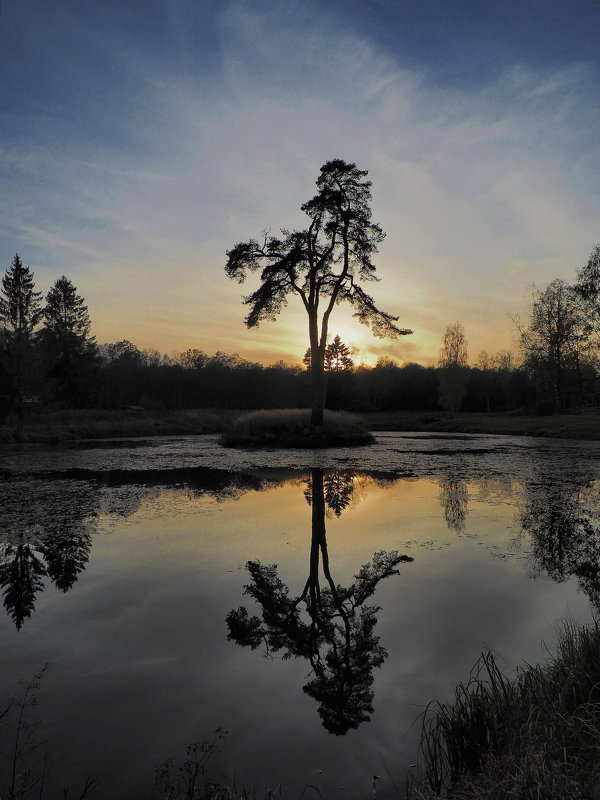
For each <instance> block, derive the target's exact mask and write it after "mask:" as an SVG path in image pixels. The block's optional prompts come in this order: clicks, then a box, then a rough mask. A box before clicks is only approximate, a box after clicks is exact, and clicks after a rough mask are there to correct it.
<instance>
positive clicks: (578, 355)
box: [520, 278, 593, 408]
mask: <svg viewBox="0 0 600 800" xmlns="http://www.w3.org/2000/svg"><path fill="white" fill-rule="evenodd" d="M592 332H593V328H592V325H591V323H590V321H589V318H588V316H587V314H586V311H585V308H584V305H583V303H582V301H581V295H580V293H579V292H578V291H576V290H575V289H574V288H573V287H571V286H569V285H568V284H566V283H565V282H564V281H562V280H560V279H559V278H556V279H555V280H553V281H552V282H551V283H549V284H548V286H547V287H546V288H545V289H543V290H540V289H537V288H535V287H534V289H533V299H532V305H531V311H530V317H529V325H528V327H527V328H524V329H520V334H521V347H522V349H523V354H524V357H525V364H526V366H527V367H528V368H529V370H530V371H531V372H532V373H533V374H534V375H535V377H536V382H537V386H538V395H540V396H541V397H542V398H544V397H546V398H547V399H550V400H552V402H553V403H554V405H555V406H556V408H562V407H563V406H564V405H565V404H566V400H567V389H568V386H567V384H568V379H569V376H570V375H573V376H575V379H576V382H577V389H578V393H579V396H580V399H582V395H583V386H582V366H583V362H584V361H585V358H586V356H587V355H588V354H589V353H590V352H591V350H592V341H591V336H592Z"/></svg>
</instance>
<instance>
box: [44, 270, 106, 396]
mask: <svg viewBox="0 0 600 800" xmlns="http://www.w3.org/2000/svg"><path fill="white" fill-rule="evenodd" d="M42 313H43V317H44V324H43V327H42V329H41V331H40V333H39V344H40V348H41V351H42V353H43V356H44V363H45V364H46V365H47V372H46V376H47V379H48V381H49V382H50V384H51V385H52V392H51V396H52V398H53V399H55V400H58V401H59V402H62V403H63V404H65V405H68V406H75V407H79V406H82V405H87V404H88V403H89V402H90V401H91V400H92V398H93V395H94V377H95V376H94V373H95V369H96V365H97V348H96V343H95V339H94V337H93V336H90V327H91V322H90V315H89V313H88V309H87V306H86V305H85V303H84V301H83V297H81V296H80V295H78V294H77V289H76V288H75V286H73V284H72V282H71V281H70V280H69V279H68V278H67V277H65V276H64V275H63V276H62V277H60V278H58V279H57V280H56V281H55V282H54V284H53V286H52V287H51V289H50V291H49V292H48V294H47V295H46V305H45V306H44V309H43V312H42Z"/></svg>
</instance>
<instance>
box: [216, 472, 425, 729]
mask: <svg viewBox="0 0 600 800" xmlns="http://www.w3.org/2000/svg"><path fill="white" fill-rule="evenodd" d="M346 494H347V493H346V488H345V487H344V489H343V492H342V496H344V497H345V496H346ZM334 495H335V491H334V485H333V484H331V485H330V489H329V496H330V498H331V500H330V502H332V506H331V507H332V508H333V510H334V511H335V509H339V508H341V507H342V506H343V505H344V501H343V500H342V499H340V498H335V497H334ZM307 499H309V501H310V505H311V511H312V536H311V547H310V562H309V563H310V568H309V575H308V578H307V581H306V584H305V586H304V589H303V591H302V593H301V594H300V595H299V596H298V597H295V598H293V597H290V592H289V589H288V587H287V586H285V584H284V583H283V582H282V580H281V578H280V577H279V574H278V572H277V566H276V565H275V564H270V565H263V564H261V563H260V562H259V561H249V562H248V563H247V564H246V568H247V570H248V572H249V574H250V579H251V580H250V583H248V584H247V585H246V586H245V587H244V593H245V594H247V595H249V596H250V597H251V598H252V599H253V600H254V601H256V603H257V604H258V605H259V606H260V607H261V612H262V617H258V616H250V615H249V614H248V610H247V609H246V608H245V607H244V606H240V607H239V608H238V609H237V610H233V611H231V612H230V613H229V614H228V615H227V626H228V629H229V634H228V637H227V638H228V639H230V640H233V641H235V642H237V643H238V644H240V645H242V646H245V647H251V648H252V649H253V650H254V649H256V648H258V647H260V646H261V645H262V646H264V647H265V649H266V654H267V655H268V654H269V653H271V652H277V651H280V650H283V651H284V656H283V657H284V658H291V657H294V658H306V659H307V660H308V661H309V662H310V665H311V668H312V672H313V677H312V678H311V679H310V680H309V681H308V682H307V683H306V685H305V686H304V691H305V692H306V694H308V695H310V696H311V697H313V698H314V699H315V700H316V701H317V702H318V703H319V708H318V710H319V715H320V717H321V720H322V722H323V725H324V727H325V728H326V729H327V730H328V731H329V732H330V733H334V734H337V735H343V734H346V733H347V732H348V730H350V729H351V728H357V727H358V726H359V725H360V723H361V722H365V721H367V720H369V719H370V714H372V713H373V706H372V703H373V689H372V685H373V669H374V668H375V667H379V666H381V664H382V663H383V661H384V660H385V658H386V655H387V654H386V651H385V650H384V648H383V647H382V646H381V644H380V643H379V637H378V636H376V635H375V633H374V628H375V625H376V623H377V617H376V614H377V612H378V611H379V610H380V609H379V608H378V607H375V606H370V607H369V606H364V603H365V601H366V600H367V599H368V598H369V597H371V595H372V594H373V593H374V592H375V589H376V588H377V585H378V584H379V582H380V581H381V580H383V579H384V578H387V577H389V576H390V575H397V574H399V571H398V569H396V567H397V565H398V564H399V563H406V562H409V561H412V560H413V559H412V558H410V557H408V556H404V555H399V554H398V553H397V552H396V551H392V552H388V553H386V552H383V551H381V552H378V553H375V554H374V556H373V560H372V561H371V562H370V563H368V564H365V565H363V566H362V567H361V569H360V570H359V572H358V573H357V574H356V575H355V581H354V583H353V584H351V586H349V587H347V588H344V587H342V586H340V585H339V584H336V583H335V581H334V580H333V577H332V575H331V570H330V565H329V553H328V550H327V539H326V529H325V507H326V494H325V484H324V475H323V470H322V469H313V470H312V472H311V478H310V493H309V496H308V497H307ZM339 513H341V511H340V512H339ZM320 568H322V571H323V577H324V578H325V584H326V585H325V586H321V580H320ZM301 606H303V607H304V610H305V611H306V618H303V617H302V615H301Z"/></svg>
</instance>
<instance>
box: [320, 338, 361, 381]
mask: <svg viewBox="0 0 600 800" xmlns="http://www.w3.org/2000/svg"><path fill="white" fill-rule="evenodd" d="M353 366H354V361H352V358H351V357H350V348H349V347H348V345H346V344H344V343H343V342H342V340H341V339H340V337H339V336H338V335H336V336H334V338H333V342H331V344H328V345H327V347H326V348H325V370H326V371H327V372H342V371H343V370H347V369H352V368H353Z"/></svg>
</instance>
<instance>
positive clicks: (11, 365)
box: [0, 253, 41, 428]
mask: <svg viewBox="0 0 600 800" xmlns="http://www.w3.org/2000/svg"><path fill="white" fill-rule="evenodd" d="M34 285H35V284H34V281H33V273H32V272H31V270H30V268H29V267H25V266H24V265H23V262H22V261H21V259H20V258H19V254H18V253H17V254H16V255H15V257H14V258H13V261H12V264H11V266H10V267H9V269H7V270H6V273H5V274H4V277H3V278H2V291H1V292H0V355H1V358H2V363H3V368H4V371H5V373H6V375H7V377H8V383H9V387H10V395H11V403H12V404H13V405H15V406H16V408H17V412H18V417H19V428H21V425H22V415H23V399H24V395H25V393H26V391H27V389H29V388H30V383H31V378H32V369H31V366H32V362H33V341H32V334H33V329H34V328H35V326H36V325H37V323H38V321H39V319H40V314H41V312H40V310H39V306H40V296H41V292H36V291H35V290H34Z"/></svg>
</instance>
